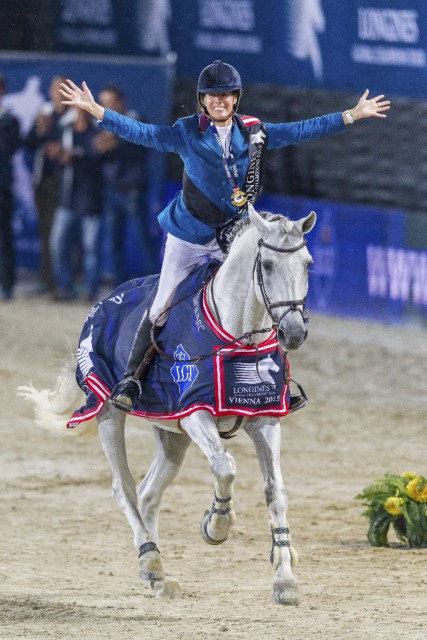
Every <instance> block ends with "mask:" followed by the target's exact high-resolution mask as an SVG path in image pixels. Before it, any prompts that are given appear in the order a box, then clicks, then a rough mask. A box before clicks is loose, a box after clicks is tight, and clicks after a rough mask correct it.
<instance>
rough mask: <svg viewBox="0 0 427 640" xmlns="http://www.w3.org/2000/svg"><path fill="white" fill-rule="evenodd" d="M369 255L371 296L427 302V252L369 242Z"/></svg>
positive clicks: (368, 269)
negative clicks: (379, 245) (380, 245)
mask: <svg viewBox="0 0 427 640" xmlns="http://www.w3.org/2000/svg"><path fill="white" fill-rule="evenodd" d="M366 257H367V272H368V293H369V296H370V297H373V298H374V297H379V298H387V297H388V298H390V300H400V301H402V302H410V301H412V302H413V303H414V304H421V305H427V252H425V251H408V250H406V249H394V248H392V247H388V248H385V247H377V246H374V245H368V247H367V248H366Z"/></svg>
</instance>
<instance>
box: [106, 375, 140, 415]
mask: <svg viewBox="0 0 427 640" xmlns="http://www.w3.org/2000/svg"><path fill="white" fill-rule="evenodd" d="M141 394H142V387H141V383H140V381H139V380H135V378H133V377H132V376H129V377H127V378H125V379H124V380H121V381H120V382H119V383H118V384H116V386H115V387H114V389H113V391H112V393H111V396H110V402H111V404H112V405H113V406H114V407H116V409H119V410H120V411H125V412H126V413H130V412H131V411H135V410H136V409H137V408H138V405H139V401H140V398H141Z"/></svg>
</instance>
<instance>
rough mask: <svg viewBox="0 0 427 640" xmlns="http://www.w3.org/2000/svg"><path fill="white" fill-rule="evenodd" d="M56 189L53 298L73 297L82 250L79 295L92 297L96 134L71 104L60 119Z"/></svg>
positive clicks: (96, 254) (96, 271)
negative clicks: (64, 115)
mask: <svg viewBox="0 0 427 640" xmlns="http://www.w3.org/2000/svg"><path fill="white" fill-rule="evenodd" d="M62 125H63V126H62V128H61V137H60V141H61V151H60V154H59V157H58V165H59V167H60V191H59V201H58V207H57V208H56V210H55V214H54V219H53V226H52V232H51V236H50V247H51V257H52V266H53V272H54V276H55V282H56V287H55V293H54V298H55V299H56V300H61V301H66V300H72V299H74V298H75V297H77V295H78V293H79V290H78V287H77V274H78V271H79V267H80V260H76V251H75V250H76V248H77V249H78V254H77V255H78V256H80V254H81V251H82V252H83V260H82V265H83V292H82V295H83V298H84V299H85V300H87V301H88V302H93V301H94V300H95V298H96V295H97V291H98V287H99V283H100V276H101V242H100V230H101V214H102V195H103V177H102V167H101V163H102V159H101V155H100V154H99V153H98V152H97V151H96V149H95V146H94V138H95V137H96V136H97V135H98V128H97V127H96V126H95V124H94V122H93V120H92V117H91V116H90V115H89V114H88V113H87V112H84V111H82V110H80V109H71V110H69V112H68V113H67V117H66V122H64V120H63V121H62Z"/></svg>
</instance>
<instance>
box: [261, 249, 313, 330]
mask: <svg viewBox="0 0 427 640" xmlns="http://www.w3.org/2000/svg"><path fill="white" fill-rule="evenodd" d="M306 244H307V240H306V239H305V238H304V239H303V241H302V242H301V244H298V245H297V246H296V247H289V248H288V249H282V248H281V247H273V246H272V245H271V244H267V243H266V242H264V240H263V239H262V238H260V239H259V240H258V252H257V255H256V258H255V263H254V271H255V272H256V275H257V282H258V286H259V288H260V291H261V295H262V299H263V301H264V305H265V308H266V309H267V312H268V315H269V316H270V318H271V319H272V320H273V326H275V327H278V326H279V324H280V323H281V321H282V320H283V318H284V317H285V316H286V315H287V314H288V313H290V312H291V311H298V313H300V314H301V316H302V319H303V322H304V324H306V323H307V322H308V318H307V317H306V315H305V302H306V298H303V299H302V300H280V301H279V302H270V299H269V297H268V295H267V291H266V290H265V285H264V280H263V277H262V268H261V249H262V247H265V248H266V249H270V251H276V252H277V253H294V252H295V251H299V250H300V249H302V248H303V247H305V245H306ZM276 307H288V308H287V309H286V311H285V312H284V313H283V314H282V315H281V316H280V318H279V319H278V320H276V319H275V318H274V316H273V313H272V309H275V308H276Z"/></svg>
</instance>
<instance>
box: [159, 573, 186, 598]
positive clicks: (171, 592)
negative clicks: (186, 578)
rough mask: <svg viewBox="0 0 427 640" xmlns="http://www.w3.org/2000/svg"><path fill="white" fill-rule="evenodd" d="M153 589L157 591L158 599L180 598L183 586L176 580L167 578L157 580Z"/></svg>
mask: <svg viewBox="0 0 427 640" xmlns="http://www.w3.org/2000/svg"><path fill="white" fill-rule="evenodd" d="M152 587H153V589H154V591H155V594H156V598H169V599H172V598H180V597H181V596H182V590H181V586H180V584H179V582H178V580H175V578H169V577H167V578H165V579H164V580H156V582H154V584H152Z"/></svg>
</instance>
